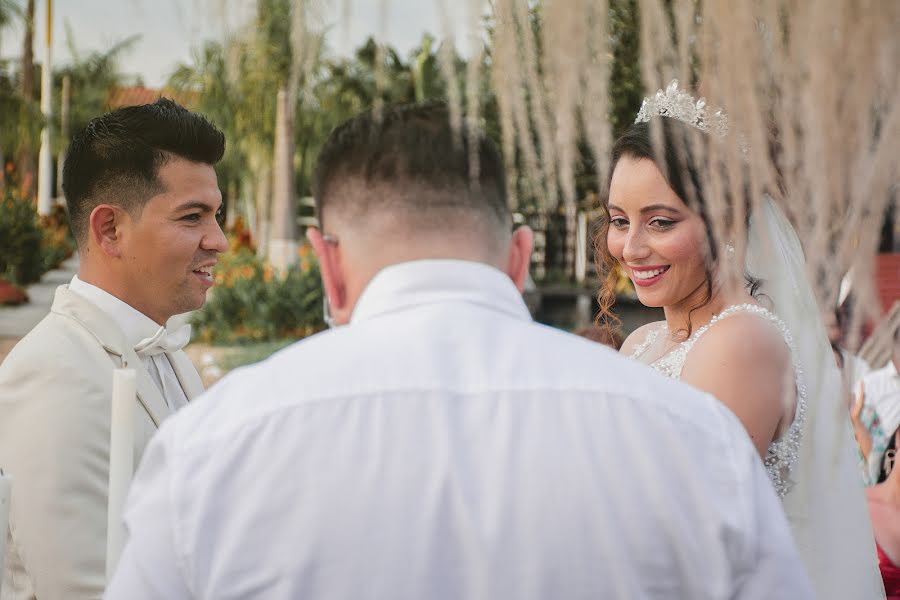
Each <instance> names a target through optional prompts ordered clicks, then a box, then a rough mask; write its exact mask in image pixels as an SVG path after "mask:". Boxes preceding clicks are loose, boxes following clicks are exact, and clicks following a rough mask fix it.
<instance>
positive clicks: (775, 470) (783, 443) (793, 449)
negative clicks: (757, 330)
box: [631, 304, 807, 498]
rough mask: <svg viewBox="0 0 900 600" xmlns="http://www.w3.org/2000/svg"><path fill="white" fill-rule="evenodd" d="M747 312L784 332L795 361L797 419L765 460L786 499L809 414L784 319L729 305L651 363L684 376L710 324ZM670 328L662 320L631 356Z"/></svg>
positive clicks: (752, 306) (676, 376)
mask: <svg viewBox="0 0 900 600" xmlns="http://www.w3.org/2000/svg"><path fill="white" fill-rule="evenodd" d="M748 313H749V314H754V315H758V316H759V317H760V318H762V319H765V320H767V321H769V322H771V323H772V324H773V325H774V326H775V327H776V328H777V329H778V330H779V331H780V332H781V335H782V337H783V338H784V342H785V344H787V346H788V348H789V349H790V352H791V359H792V361H793V363H794V365H793V367H794V368H793V370H794V381H795V383H796V388H797V406H796V408H795V409H794V418H793V420H792V421H791V424H790V426H789V427H788V429H787V430H786V431H785V432H784V433H783V434H782V435H781V436H779V437H778V439H776V440H773V441H772V443H771V444H769V448H768V450H767V452H766V458H765V460H764V461H763V462H764V464H765V466H766V471H767V472H768V473H769V479H771V480H772V485H773V486H774V487H775V492H776V493H777V494H778V497H779V498H784V497H785V496H786V495H787V493H788V492H789V491H790V490H791V488H792V487H793V481H792V480H791V467H792V466H793V465H794V463H795V462H796V461H797V456H798V454H799V452H800V440H801V433H802V428H803V421H804V417H805V415H806V394H807V388H806V382H805V379H804V375H803V371H802V369H801V368H800V366H799V364H798V363H797V359H796V356H797V351H796V349H795V348H794V341H793V336H792V335H791V332H790V331H789V330H788V328H787V326H786V325H785V324H784V322H783V321H782V320H781V319H779V318H778V317H777V316H775V315H774V314H773V313H772V312H771V311H769V310H766V309H765V308H763V307H762V306H758V305H756V304H737V305H734V306H729V307H728V308H726V309H725V310H723V311H722V312H720V313H719V314H717V315H716V316H715V317H714V318H713V319H712V320H711V321H710V322H709V323H707V324H706V325H704V326H703V327H700V328H698V329H697V331H695V332H694V333H693V334H692V335H691V336H690V338H688V339H687V340H685V341H683V342H681V343H679V344H678V345H677V346H675V347H674V348H673V349H672V350H670V351H669V352H668V353H666V354H664V355H663V356H661V357H660V358H657V359H656V360H654V361H653V362H651V363H649V364H650V366H651V367H653V368H654V369H656V370H657V371H660V372H661V373H663V374H664V375H668V376H669V377H671V378H673V379H681V371H682V370H683V369H684V363H685V361H687V357H688V353H689V352H690V351H691V348H693V347H694V345H695V344H696V343H697V342H698V341H699V340H700V338H701V337H702V336H703V334H704V333H706V332H707V331H709V329H710V328H711V327H713V326H715V324H716V323H718V322H719V321H721V320H722V319H725V318H727V317H729V316H731V315H738V314H748ZM668 331H669V329H668V327H666V324H665V322H663V323H661V324H660V325H659V327H656V328H654V329H652V330H651V331H650V332H649V333H648V334H647V337H646V338H645V339H644V341H643V342H642V343H641V344H639V345H638V346H637V347H635V349H634V351H633V352H632V354H631V358H634V359H637V360H641V357H642V356H643V355H644V354H645V353H646V351H647V350H648V349H649V348H650V347H651V346H652V345H653V344H654V342H656V340H657V339H658V338H659V335H660V333H663V334H666V333H668ZM642 362H643V361H642Z"/></svg>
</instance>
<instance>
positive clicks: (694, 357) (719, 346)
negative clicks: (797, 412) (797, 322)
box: [681, 315, 795, 457]
mask: <svg viewBox="0 0 900 600" xmlns="http://www.w3.org/2000/svg"><path fill="white" fill-rule="evenodd" d="M681 380H682V381H684V382H686V383H689V384H691V385H693V386H694V387H697V388H700V389H702V390H704V391H707V392H710V393H711V394H712V395H713V396H715V397H716V398H718V399H719V400H720V401H721V402H722V403H723V404H725V406H727V407H728V408H730V409H731V411H732V412H734V414H735V415H737V417H738V418H739V419H740V420H741V423H743V424H744V427H745V428H746V430H747V433H749V434H750V439H751V440H753V444H754V446H756V450H757V452H759V454H760V456H761V457H765V455H766V450H767V449H768V446H769V444H770V443H771V442H772V440H773V439H774V438H775V436H776V434H777V432H778V429H779V424H780V423H781V421H782V419H783V418H784V416H785V414H786V412H787V411H786V407H785V402H786V401H789V400H791V399H792V398H794V395H795V394H794V392H793V390H794V378H793V367H792V366H791V358H790V352H789V350H788V348H787V345H786V344H785V343H784V339H783V338H782V337H781V334H780V333H779V332H778V331H777V330H776V329H775V328H774V326H772V325H770V324H769V323H767V322H766V321H763V320H761V319H760V318H759V317H756V316H753V315H734V316H731V317H729V318H727V319H723V320H722V321H720V322H719V323H717V324H716V325H715V326H714V327H711V328H710V329H709V331H707V332H706V333H705V334H704V335H703V336H702V337H701V338H700V339H699V340H698V341H697V343H696V345H695V346H694V347H693V348H692V349H691V351H690V353H689V354H688V357H687V361H686V362H685V364H684V369H683V370H682V373H681ZM790 414H793V413H792V412H791V413H790Z"/></svg>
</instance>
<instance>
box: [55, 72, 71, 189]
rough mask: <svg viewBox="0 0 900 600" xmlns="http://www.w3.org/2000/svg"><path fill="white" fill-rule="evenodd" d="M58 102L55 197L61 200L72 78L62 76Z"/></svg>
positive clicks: (67, 143) (69, 122)
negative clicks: (58, 121)
mask: <svg viewBox="0 0 900 600" xmlns="http://www.w3.org/2000/svg"><path fill="white" fill-rule="evenodd" d="M60 98H61V100H60V104H61V106H60V127H59V141H60V144H59V156H57V158H56V197H57V198H62V196H63V191H62V175H63V166H64V164H63V163H64V162H65V160H66V152H67V151H68V149H69V135H70V133H69V129H70V128H71V126H72V125H71V114H72V77H71V76H70V75H64V76H63V80H62V95H61V97H60Z"/></svg>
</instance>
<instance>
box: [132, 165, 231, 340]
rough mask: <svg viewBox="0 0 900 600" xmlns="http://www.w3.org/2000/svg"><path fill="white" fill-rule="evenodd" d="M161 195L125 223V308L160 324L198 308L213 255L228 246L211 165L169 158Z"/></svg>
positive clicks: (161, 172) (163, 168)
mask: <svg viewBox="0 0 900 600" xmlns="http://www.w3.org/2000/svg"><path fill="white" fill-rule="evenodd" d="M158 176H159V180H160V183H161V184H162V188H163V189H162V191H161V192H160V193H158V194H157V195H155V196H153V197H152V198H150V199H149V200H148V201H147V202H146V204H145V205H144V208H143V210H142V211H141V214H140V215H139V216H138V217H137V218H133V219H130V220H129V221H128V222H127V223H126V232H125V236H124V237H123V247H122V251H123V258H124V259H125V262H126V265H127V270H126V272H125V274H124V277H125V278H126V279H127V288H128V296H129V298H128V299H127V300H126V301H128V303H129V304H131V305H132V306H134V307H135V308H137V309H138V310H140V311H141V312H143V313H144V314H145V315H147V316H149V317H150V318H152V319H153V320H155V321H156V322H158V323H160V324H164V323H165V322H166V320H168V318H169V317H171V316H172V315H176V314H180V313H185V312H188V311H191V310H195V309H197V308H200V307H201V306H202V305H203V302H204V301H205V299H206V291H207V290H208V289H209V288H210V287H211V286H212V284H213V276H212V269H213V267H214V265H215V264H216V260H217V259H216V257H217V255H218V253H220V252H224V251H225V250H226V249H227V248H228V242H227V240H226V239H225V235H224V234H223V233H222V229H221V227H220V226H219V222H218V218H217V215H218V213H219V210H220V208H221V205H222V194H221V192H220V191H219V186H218V183H217V180H216V172H215V170H214V169H213V167H212V166H211V165H207V164H203V163H195V162H191V161H188V160H185V159H182V158H178V157H174V158H172V159H171V160H169V161H168V162H166V163H165V164H164V165H163V166H161V167H160V169H159V174H158Z"/></svg>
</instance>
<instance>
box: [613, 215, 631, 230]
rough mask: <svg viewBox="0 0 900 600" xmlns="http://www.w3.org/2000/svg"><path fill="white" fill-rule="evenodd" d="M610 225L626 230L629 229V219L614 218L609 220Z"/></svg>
mask: <svg viewBox="0 0 900 600" xmlns="http://www.w3.org/2000/svg"><path fill="white" fill-rule="evenodd" d="M609 224H610V225H611V226H612V227H615V228H616V229H625V228H626V227H628V219H625V218H624V217H612V218H611V219H610V220H609Z"/></svg>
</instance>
